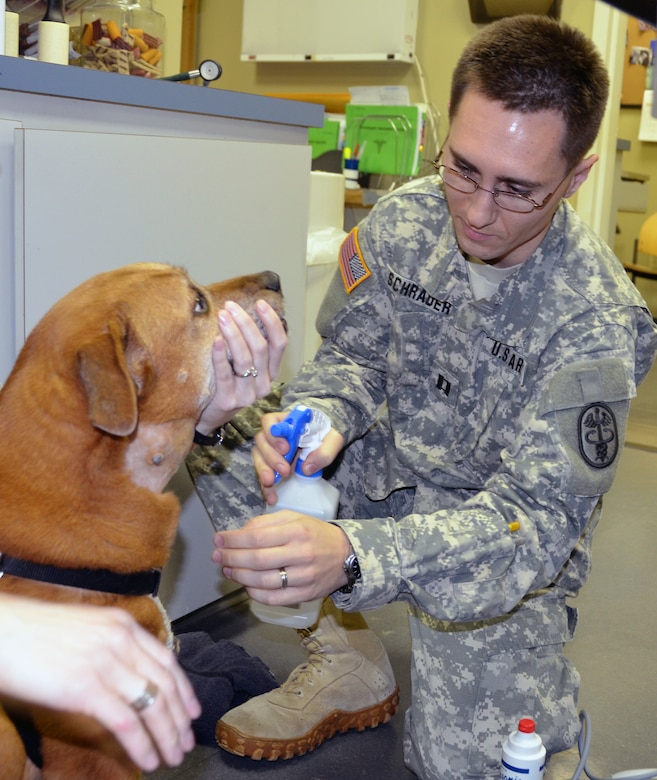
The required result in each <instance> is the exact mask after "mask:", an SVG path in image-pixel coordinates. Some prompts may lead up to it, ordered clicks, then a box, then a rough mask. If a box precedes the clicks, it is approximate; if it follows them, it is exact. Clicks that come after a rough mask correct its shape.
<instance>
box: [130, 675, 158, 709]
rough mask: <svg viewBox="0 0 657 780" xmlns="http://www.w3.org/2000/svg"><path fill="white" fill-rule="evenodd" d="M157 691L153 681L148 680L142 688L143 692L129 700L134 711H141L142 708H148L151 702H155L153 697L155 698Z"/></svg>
mask: <svg viewBox="0 0 657 780" xmlns="http://www.w3.org/2000/svg"><path fill="white" fill-rule="evenodd" d="M159 692H160V691H159V688H158V687H157V685H155V683H152V682H149V683H147V685H146V687H145V688H144V692H143V693H142V694H141V696H137V698H136V699H135V700H134V701H133V702H130V706H131V707H132V709H133V710H135V711H136V712H142V711H143V710H145V709H148V707H150V706H151V704H155V699H156V698H157V694H158V693H159Z"/></svg>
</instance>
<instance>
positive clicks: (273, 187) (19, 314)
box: [0, 57, 323, 618]
mask: <svg viewBox="0 0 657 780" xmlns="http://www.w3.org/2000/svg"><path fill="white" fill-rule="evenodd" d="M135 82H137V83H135ZM322 113H323V112H322V109H321V107H318V106H310V105H305V104H301V103H295V102H289V101H276V100H273V99H271V98H261V97H258V96H255V95H240V94H238V93H222V92H221V91H220V90H215V89H209V88H203V87H192V86H190V85H181V84H176V83H172V82H147V81H146V80H144V79H133V78H130V77H127V76H120V75H116V74H103V73H95V72H91V71H84V70H82V69H78V68H68V67H63V66H57V65H48V64H45V63H36V62H29V61H22V60H13V59H12V58H7V57H0V206H1V208H0V383H1V382H3V381H4V379H5V378H6V376H7V374H8V373H9V370H10V368H11V365H12V364H13V361H14V359H15V356H16V354H17V352H18V350H19V349H20V347H21V345H22V343H23V341H24V339H25V336H26V334H27V333H29V331H30V330H31V328H32V327H33V326H34V324H35V323H36V322H37V321H38V320H39V318H40V317H41V316H42V315H43V314H44V313H45V311H46V310H47V309H48V308H49V307H50V306H51V305H52V304H53V303H54V302H55V301H56V300H57V299H59V298H60V297H61V296H62V295H64V294H65V293H66V292H68V290H70V289H71V288H72V287H74V286H75V285H76V284H78V283H79V282H81V281H83V280H84V279H87V278H88V277H90V276H92V275H94V274H96V273H98V272H101V271H104V270H107V269H110V268H114V267H118V266H120V265H126V264H128V263H132V262H139V261H145V260H146V261H158V262H167V263H174V264H177V265H183V266H185V267H186V268H187V269H188V270H189V271H190V273H191V275H192V276H193V277H194V278H196V279H197V280H198V281H199V282H201V283H207V282H211V281H216V280H220V279H223V278H228V277H229V276H236V275H238V274H242V273H249V272H252V271H258V270H264V269H271V270H274V271H277V272H278V273H279V274H280V276H281V279H282V283H283V288H284V292H285V294H286V298H287V306H288V321H289V324H290V334H291V335H290V349H289V350H288V354H287V357H286V363H285V366H284V372H285V374H286V375H289V374H291V373H293V372H294V371H295V370H296V368H297V367H298V365H299V364H300V363H301V361H302V356H303V344H304V332H303V330H304V304H305V285H306V281H305V280H306V266H305V262H306V237H307V224H308V195H309V186H310V185H309V182H310V178H309V175H310V148H309V147H308V145H307V128H308V126H309V125H315V126H316V125H319V124H321V122H322ZM181 472H182V470H181ZM172 488H173V489H174V490H175V491H176V492H177V493H178V495H179V497H180V498H181V501H182V504H183V515H182V522H181V526H180V531H179V538H178V540H177V543H176V550H175V554H174V556H173V557H172V561H171V564H170V566H169V567H168V569H167V571H166V572H165V578H164V583H163V596H164V598H165V600H166V602H167V607H168V609H169V612H170V615H171V617H173V618H175V617H178V616H180V615H182V614H185V613H187V612H189V611H192V610H194V609H197V608H198V607H200V606H203V604H205V603H208V602H209V601H212V600H214V599H216V598H217V597H218V596H219V595H221V593H222V592H223V591H224V590H225V584H223V583H222V582H221V578H220V577H218V574H217V571H216V568H215V567H214V565H213V564H212V562H211V561H210V554H211V550H212V528H211V525H210V522H209V520H208V519H207V517H206V515H205V512H204V510H203V508H202V506H201V505H200V502H199V501H198V499H197V498H196V495H195V494H194V492H193V490H192V489H191V485H190V484H189V481H188V479H187V478H186V474H185V473H179V474H178V475H177V477H176V478H175V479H174V480H173V482H172Z"/></svg>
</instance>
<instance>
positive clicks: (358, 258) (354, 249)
mask: <svg viewBox="0 0 657 780" xmlns="http://www.w3.org/2000/svg"><path fill="white" fill-rule="evenodd" d="M338 262H339V264H340V273H341V274H342V281H343V282H344V288H345V290H346V291H347V292H348V293H350V292H351V291H352V290H355V289H356V287H358V285H359V284H360V283H361V282H363V281H365V279H367V278H368V277H369V276H371V275H372V272H371V271H370V269H369V268H368V267H367V264H366V263H365V261H364V260H363V255H362V254H361V251H360V246H359V245H358V228H357V227H355V228H354V229H353V230H352V231H351V233H349V235H348V236H347V237H346V238H345V240H344V241H343V242H342V244H341V245H340V255H339V257H338Z"/></svg>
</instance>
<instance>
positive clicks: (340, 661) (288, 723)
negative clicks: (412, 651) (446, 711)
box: [216, 598, 399, 761]
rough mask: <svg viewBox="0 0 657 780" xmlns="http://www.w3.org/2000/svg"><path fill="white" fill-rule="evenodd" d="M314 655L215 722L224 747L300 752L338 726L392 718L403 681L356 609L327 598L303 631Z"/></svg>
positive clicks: (242, 752)
mask: <svg viewBox="0 0 657 780" xmlns="http://www.w3.org/2000/svg"><path fill="white" fill-rule="evenodd" d="M298 633H299V634H300V635H301V636H302V639H301V645H302V646H303V647H304V648H305V649H306V650H308V652H309V653H310V655H309V657H308V660H307V661H306V662H305V663H303V664H301V665H300V666H298V667H297V668H296V669H294V671H293V672H292V674H290V676H289V677H288V679H287V680H286V681H285V682H284V683H283V685H282V686H281V687H280V688H275V689H274V690H273V691H269V693H264V694H262V695H260V696H255V697H254V698H252V699H249V701H247V702H245V703H244V704H242V705H240V706H239V707H235V709H233V710H230V711H229V712H227V713H226V714H225V715H224V716H223V718H222V719H221V720H220V721H219V722H218V723H217V730H216V737H217V742H218V744H219V746H220V747H222V748H223V749H224V750H227V751H228V752H229V753H235V754H236V755H238V756H249V757H250V758H253V759H256V760H257V761H259V760H260V759H262V758H264V759H266V760H268V761H276V759H278V758H292V757H293V756H302V755H304V753H308V752H309V751H311V750H314V749H315V748H316V747H318V746H319V745H321V744H322V742H324V740H325V739H330V738H331V737H332V736H333V735H334V734H335V733H336V732H338V731H339V732H341V733H344V732H345V731H348V730H349V729H358V730H359V731H363V730H364V729H365V728H367V727H369V728H375V727H376V726H378V725H379V724H381V723H387V722H388V721H389V720H390V718H391V717H392V716H393V715H394V714H395V711H396V710H397V705H398V704H399V687H398V686H397V684H396V682H395V677H394V674H393V671H392V668H391V666H390V661H389V660H388V656H387V654H386V651H385V648H384V647H383V645H382V644H381V642H380V640H379V638H378V637H377V636H376V634H374V632H373V631H370V629H369V628H368V627H367V623H366V622H365V620H364V619H363V618H362V616H361V615H359V614H353V615H350V614H349V613H346V612H342V611H340V610H338V609H336V607H335V606H334V605H333V602H332V601H331V599H330V598H327V599H325V600H324V603H323V605H322V609H321V611H320V613H319V620H318V621H317V624H316V625H315V627H314V629H302V630H299V631H298Z"/></svg>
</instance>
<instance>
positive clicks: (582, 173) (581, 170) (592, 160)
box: [563, 154, 600, 198]
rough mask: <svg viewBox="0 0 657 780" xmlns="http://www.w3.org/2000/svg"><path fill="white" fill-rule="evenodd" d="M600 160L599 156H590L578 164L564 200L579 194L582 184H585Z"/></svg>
mask: <svg viewBox="0 0 657 780" xmlns="http://www.w3.org/2000/svg"><path fill="white" fill-rule="evenodd" d="M599 159H600V158H599V157H598V155H597V154H590V155H589V156H588V157H585V158H584V159H583V160H580V162H578V163H577V165H576V166H575V167H574V168H573V177H572V179H571V180H570V184H569V185H568V189H567V190H566V192H565V193H564V196H563V197H564V198H570V196H571V195H574V194H575V193H576V192H577V190H578V189H579V188H580V187H581V186H582V184H584V182H585V181H586V180H587V179H588V176H589V173H590V172H591V168H593V166H594V165H595V164H596V163H597V162H598V160H599Z"/></svg>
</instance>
